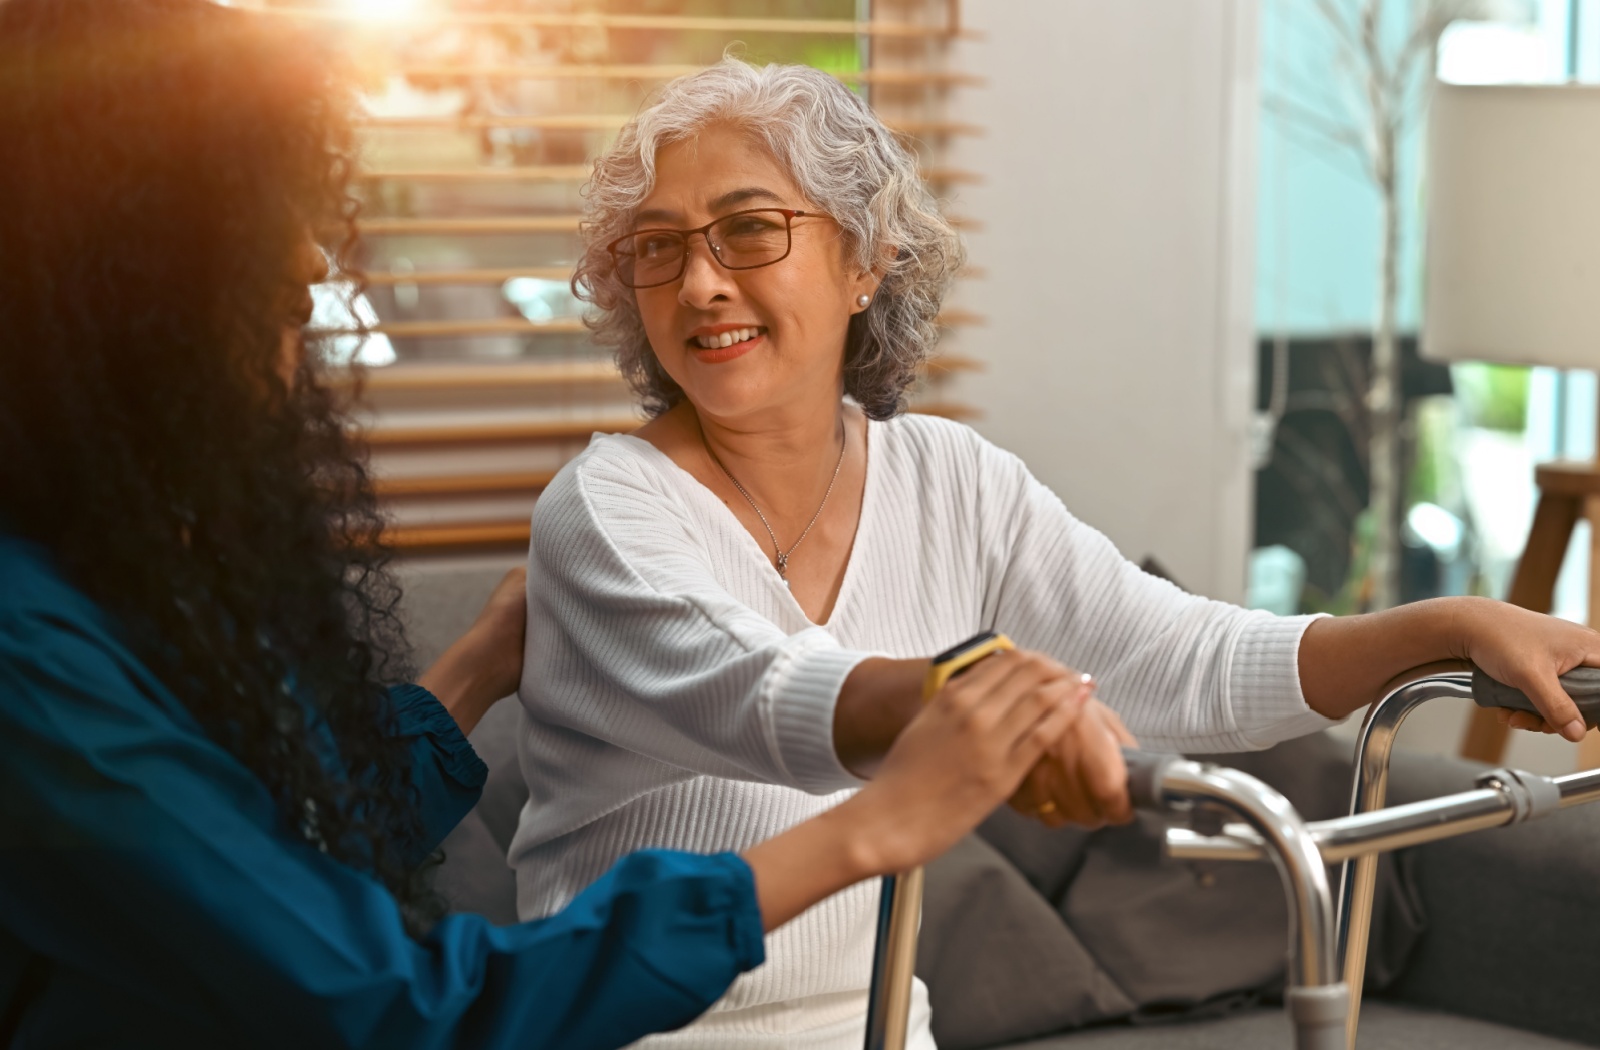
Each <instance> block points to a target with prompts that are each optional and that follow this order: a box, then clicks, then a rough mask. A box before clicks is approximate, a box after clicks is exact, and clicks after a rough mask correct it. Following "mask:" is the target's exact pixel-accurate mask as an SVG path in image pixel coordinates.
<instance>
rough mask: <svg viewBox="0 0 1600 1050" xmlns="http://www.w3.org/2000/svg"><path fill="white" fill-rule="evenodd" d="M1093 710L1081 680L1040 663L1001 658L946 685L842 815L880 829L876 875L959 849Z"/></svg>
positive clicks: (1026, 656) (1011, 655)
mask: <svg viewBox="0 0 1600 1050" xmlns="http://www.w3.org/2000/svg"><path fill="white" fill-rule="evenodd" d="M1088 702H1089V689H1088V685H1087V684H1086V683H1085V682H1084V681H1083V680H1082V676H1079V675H1071V674H1069V673H1066V672H1065V669H1064V668H1062V667H1061V666H1060V665H1059V664H1057V663H1056V662H1055V661H1053V660H1050V659H1049V658H1048V657H1044V656H1041V655H1039V654H1037V653H1024V652H1004V653H997V654H996V655H994V656H991V657H988V658H986V659H984V660H982V661H981V662H979V663H978V664H976V665H974V666H973V668H972V669H971V670H969V671H967V672H966V673H965V674H962V675H960V676H958V677H956V678H955V679H953V680H951V681H950V682H949V683H947V684H946V685H945V686H944V688H943V689H941V690H939V692H938V693H936V694H935V695H934V696H933V697H932V698H931V699H930V700H929V701H928V703H927V704H926V705H925V706H924V707H923V708H922V710H921V711H920V712H919V713H918V714H917V716H916V717H915V718H914V719H912V720H911V722H910V723H909V724H908V725H907V726H906V728H905V729H904V730H903V731H902V732H901V733H900V735H899V737H898V738H897V739H896V740H895V743H894V746H893V747H891V748H890V749H889V752H888V754H886V755H885V756H884V759H883V764H882V766H880V767H879V769H878V772H877V775H876V776H875V777H874V778H873V780H872V782H871V783H870V784H868V785H867V787H865V788H863V789H862V790H861V792H860V793H859V794H857V795H856V796H855V798H853V799H851V800H850V801H849V802H847V803H845V806H842V807H840V810H841V811H845V812H850V813H858V814H859V813H862V812H866V813H868V814H869V818H868V819H869V820H870V821H871V823H872V826H873V827H875V828H876V829H878V830H876V831H875V833H874V834H873V836H872V838H873V846H872V850H873V853H874V860H873V864H872V870H878V871H887V872H893V871H903V870H906V869H908V868H913V867H916V866H917V865H918V864H922V863H924V862H926V861H928V860H931V859H933V858H934V857H936V856H938V855H939V854H941V853H943V852H944V851H945V850H947V849H949V848H950V847H951V846H953V845H954V844H955V843H956V841H957V840H958V839H960V838H961V836H963V835H965V834H966V833H967V832H969V831H971V830H972V829H973V828H974V827H976V826H977V825H978V822H979V821H981V820H983V818H985V817H987V816H988V815H989V814H990V813H992V812H993V811H994V809H995V807H996V806H998V805H1000V803H1001V802H1003V801H1005V799H1006V798H1007V797H1009V796H1010V795H1011V794H1012V793H1014V792H1015V791H1016V790H1017V785H1018V784H1020V783H1021V781H1022V778H1023V777H1024V776H1026V775H1027V774H1028V771H1029V770H1030V769H1032V768H1034V767H1035V766H1036V765H1037V764H1038V762H1039V760H1040V759H1041V757H1043V756H1044V754H1045V753H1046V751H1047V749H1049V748H1051V747H1052V746H1055V745H1057V744H1058V743H1059V741H1060V740H1061V738H1062V736H1063V735H1064V734H1066V733H1069V732H1070V731H1071V729H1072V726H1073V724H1074V723H1075V722H1076V721H1077V720H1078V719H1079V717H1080V715H1081V713H1082V712H1083V710H1084V709H1085V705H1086V704H1087V703H1088ZM847 807H848V809H847Z"/></svg>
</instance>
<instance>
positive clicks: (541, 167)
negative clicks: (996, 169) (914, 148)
mask: <svg viewBox="0 0 1600 1050" xmlns="http://www.w3.org/2000/svg"><path fill="white" fill-rule="evenodd" d="M589 173H590V169H589V168H586V167H581V166H578V165H548V164H529V165H511V164H505V165H485V166H484V167H481V168H416V169H406V168H364V169H362V171H361V178H363V179H373V180H376V181H380V182H466V183H476V182H583V181H584V180H585V179H587V178H588V177H589ZM922 178H923V180H924V181H925V182H930V183H934V184H936V185H937V184H944V183H967V184H972V183H978V182H982V181H983V177H982V176H981V175H979V174H978V173H977V172H975V171H963V170H961V169H959V168H928V169H927V170H925V171H924V172H923V173H922Z"/></svg>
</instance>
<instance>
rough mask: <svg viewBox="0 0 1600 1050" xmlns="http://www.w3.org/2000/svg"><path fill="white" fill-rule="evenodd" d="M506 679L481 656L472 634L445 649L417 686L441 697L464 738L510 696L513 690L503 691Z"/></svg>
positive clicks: (419, 679) (418, 680)
mask: <svg viewBox="0 0 1600 1050" xmlns="http://www.w3.org/2000/svg"><path fill="white" fill-rule="evenodd" d="M503 679H504V675H503V673H500V672H499V671H498V670H497V669H494V668H492V667H491V666H490V665H489V663H488V661H485V660H483V659H481V658H480V657H479V656H478V654H477V653H476V646H475V643H474V640H473V638H472V636H471V635H470V634H469V635H467V636H465V637H463V638H462V639H461V640H460V641H458V642H456V644H455V645H452V646H451V647H450V648H449V649H447V650H445V652H444V655H443V656H441V657H439V659H438V660H436V661H434V664H433V666H432V667H429V668H428V669H427V670H426V671H424V672H423V673H422V675H421V676H420V677H419V678H418V679H417V684H418V685H420V686H422V688H424V689H426V690H428V692H430V693H432V694H433V695H434V696H435V697H437V698H438V700H439V703H440V704H442V705H443V706H444V709H445V710H446V711H449V712H450V717H452V718H454V719H455V720H456V725H458V726H460V727H461V733H462V735H463V736H465V735H467V734H468V733H471V732H472V730H473V728H474V727H475V726H477V724H478V722H479V721H480V720H481V719H482V718H483V716H484V714H486V713H487V712H488V710H489V708H491V707H493V706H494V703H495V701H496V700H499V699H500V698H501V697H503V696H507V695H509V692H510V690H506V689H504V688H503V686H504V685H505V682H504V681H503Z"/></svg>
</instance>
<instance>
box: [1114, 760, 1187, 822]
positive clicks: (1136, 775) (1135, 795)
mask: <svg viewBox="0 0 1600 1050" xmlns="http://www.w3.org/2000/svg"><path fill="white" fill-rule="evenodd" d="M1182 758H1183V756H1182V755H1167V754H1162V753H1161V752H1159V751H1140V750H1139V749H1138V748H1132V747H1125V748H1123V749H1122V760H1123V761H1124V762H1125V763H1127V765H1128V797H1129V798H1130V799H1132V801H1133V805H1134V808H1135V809H1161V808H1162V804H1161V784H1162V781H1163V780H1164V779H1165V778H1166V773H1167V767H1168V766H1170V765H1172V763H1174V762H1177V761H1180V760H1181V759H1182Z"/></svg>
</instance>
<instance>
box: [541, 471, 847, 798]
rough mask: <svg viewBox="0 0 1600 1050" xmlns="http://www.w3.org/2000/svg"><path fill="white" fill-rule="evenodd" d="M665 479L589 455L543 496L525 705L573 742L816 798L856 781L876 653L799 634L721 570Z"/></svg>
mask: <svg viewBox="0 0 1600 1050" xmlns="http://www.w3.org/2000/svg"><path fill="white" fill-rule="evenodd" d="M660 484H661V483H660V481H659V479H655V478H652V477H650V476H649V474H648V472H645V471H642V470H640V469H638V468H637V466H633V467H632V468H631V469H630V464H629V463H627V462H622V461H619V460H618V459H615V458H607V457H597V456H593V455H591V456H586V457H584V458H582V459H580V460H578V461H576V462H575V463H574V464H571V465H569V467H568V468H567V470H565V471H563V473H562V474H561V475H560V476H559V477H558V478H557V479H556V481H555V482H554V483H553V484H552V485H551V486H550V488H548V489H547V490H546V491H545V493H544V494H543V495H541V496H540V498H539V502H538V505H537V507H536V509H535V511H534V517H533V535H532V542H531V544H530V547H529V567H528V593H529V596H530V605H529V638H528V645H529V651H530V652H537V653H538V654H539V655H540V659H539V660H538V661H530V662H529V665H528V671H527V672H526V675H525V677H524V678H523V682H522V689H521V698H522V702H523V705H524V706H525V707H527V708H528V709H529V710H530V711H531V712H533V713H534V714H535V716H536V718H537V719H538V721H539V722H540V730H541V732H542V733H548V732H552V731H554V732H561V731H565V732H566V733H567V734H568V742H569V743H570V745H571V747H573V748H580V747H582V746H584V744H583V742H584V741H585V740H587V741H591V742H592V741H600V742H603V743H604V744H606V745H610V746H612V747H619V748H623V749H626V750H628V751H631V752H633V753H635V754H638V755H642V756H645V757H647V758H650V759H654V760H656V761H657V762H661V763H665V764H668V765H670V766H674V767H677V768H678V769H680V770H686V771H688V772H690V773H693V774H710V775H713V776H719V777H724V778H728V779H736V780H749V781H756V782H761V783H770V784H779V785H784V786H788V787H794V788H799V789H801V790H804V791H809V792H812V793H815V794H825V793H828V792H832V791H837V790H840V789H843V788H850V787H857V786H859V785H860V783H861V782H860V780H859V779H858V778H856V777H855V776H854V775H852V774H851V773H850V772H849V770H847V769H845V768H844V766H843V765H842V764H841V763H840V762H839V759H838V756H837V754H836V753H835V751H834V747H833V713H834V707H835V704H836V702H837V700H838V696H839V690H840V689H841V687H842V686H843V685H844V681H845V679H846V678H847V677H848V676H849V674H850V672H851V671H852V670H853V669H854V668H855V666H856V665H857V664H859V663H860V662H861V661H862V660H865V659H867V658H868V657H869V656H872V655H873V654H871V653H867V652H862V651H857V650H851V649H846V648H843V647H842V646H840V645H839V643H838V642H837V641H836V640H835V639H834V638H833V636H832V635H830V634H829V633H828V632H827V631H825V630H823V629H821V628H818V627H812V628H808V629H806V630H802V631H799V632H797V633H795V634H787V633H785V632H784V631H783V630H782V629H780V628H779V627H778V626H777V625H775V624H774V623H772V622H771V621H770V620H768V619H766V618H765V617H763V616H761V615H760V614H758V613H757V612H755V611H754V610H752V609H750V608H749V607H748V606H746V605H744V604H742V603H741V602H739V601H738V600H737V599H735V598H734V597H733V596H732V595H731V594H729V593H728V591H727V590H726V589H725V588H724V587H723V586H722V585H721V584H720V583H719V582H718V580H717V576H716V573H715V571H714V569H713V566H712V565H711V562H710V558H711V555H710V554H709V553H708V552H707V550H706V548H705V544H704V542H703V538H699V537H696V536H695V534H694V529H693V526H692V524H691V522H690V521H689V519H688V517H687V515H686V513H685V511H684V510H683V509H682V507H681V505H680V504H678V503H677V501H675V500H674V499H672V498H671V497H670V496H668V495H667V494H666V493H665V492H664V491H663V490H662V489H661V487H660Z"/></svg>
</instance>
